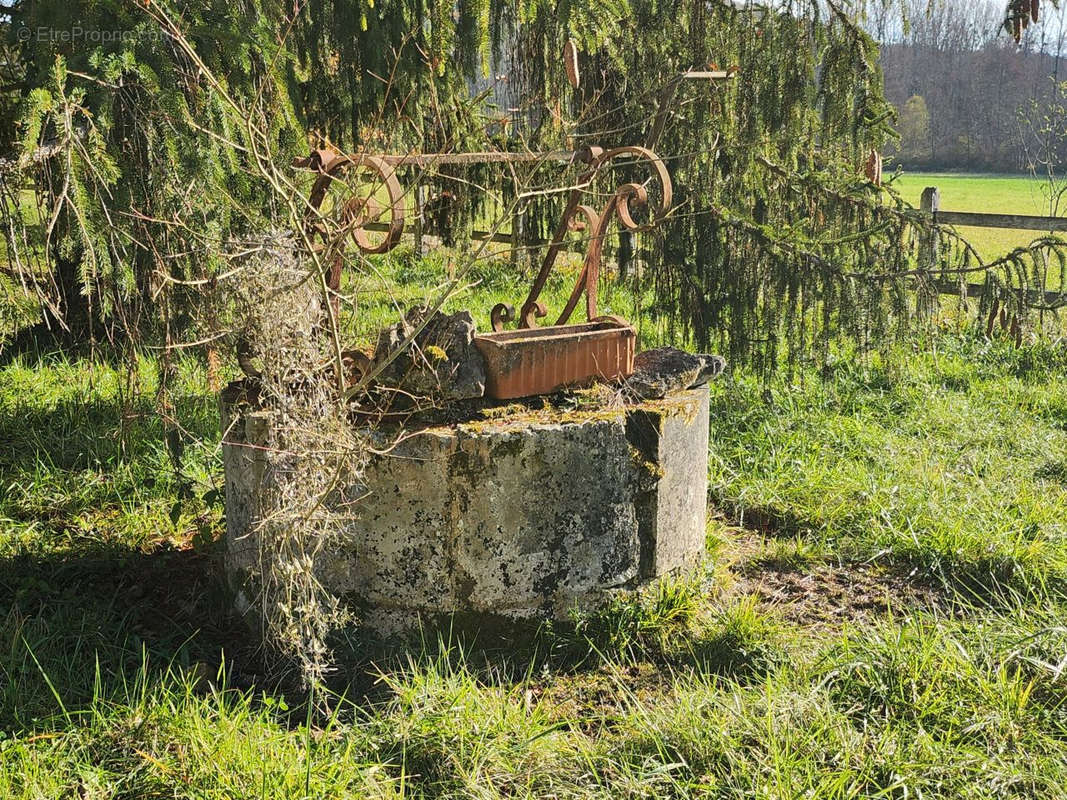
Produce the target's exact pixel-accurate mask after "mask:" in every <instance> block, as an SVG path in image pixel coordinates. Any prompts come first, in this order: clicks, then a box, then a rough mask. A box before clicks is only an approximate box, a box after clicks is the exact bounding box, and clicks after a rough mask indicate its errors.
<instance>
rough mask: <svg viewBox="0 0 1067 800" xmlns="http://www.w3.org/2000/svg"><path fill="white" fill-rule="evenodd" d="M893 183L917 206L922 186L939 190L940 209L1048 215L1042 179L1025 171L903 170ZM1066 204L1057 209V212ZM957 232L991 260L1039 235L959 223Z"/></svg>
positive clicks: (1066, 212)
mask: <svg viewBox="0 0 1067 800" xmlns="http://www.w3.org/2000/svg"><path fill="white" fill-rule="evenodd" d="M894 186H895V187H896V189H897V190H898V191H899V192H900V194H901V196H902V197H903V198H904V200H906V201H907V202H909V203H911V204H912V205H914V206H915V207H916V208H918V207H919V199H920V197H921V196H922V192H923V189H924V188H926V187H927V186H936V187H938V189H940V190H941V209H942V210H943V211H971V212H979V213H989V214H1029V215H1033V216H1048V215H1049V213H1050V211H1049V205H1048V194H1047V192H1045V191H1043V190H1044V186H1045V184H1044V182H1042V181H1040V180H1037V179H1034V178H1031V177H1028V176H1025V175H984V174H965V173H955V172H944V173H941V172H904V173H903V174H902V175H901V176H900V177H899V178H897V179H896V181H895V182H894ZM1064 214H1067V208H1061V209H1060V215H1061V216H1062V215H1064ZM959 230H960V234H961V235H963V236H964V238H966V239H967V240H968V241H969V242H970V243H971V244H973V245H974V246H975V247H976V248H977V250H978V252H979V253H981V255H982V257H983V258H984V259H986V260H987V261H988V260H992V259H995V258H997V257H998V256H1001V255H1003V254H1004V253H1006V252H1008V251H1010V250H1012V249H1014V248H1016V247H1025V246H1026V245H1027V244H1029V243H1030V242H1031V241H1033V239H1034V238H1035V237H1036V236H1038V235H1040V233H1039V232H1038V231H1015V230H1008V229H1001V228H968V227H961V228H960V229H959Z"/></svg>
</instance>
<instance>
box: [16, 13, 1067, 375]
mask: <svg viewBox="0 0 1067 800" xmlns="http://www.w3.org/2000/svg"><path fill="white" fill-rule="evenodd" d="M11 15H12V22H11V24H10V26H9V27H10V31H9V33H10V38H11V42H12V45H13V46H17V47H18V48H19V57H20V58H21V59H22V61H23V62H24V63H25V64H26V66H27V69H26V80H25V84H24V85H23V87H22V98H23V105H22V111H21V140H20V141H21V144H20V147H19V152H20V156H21V161H20V164H21V170H20V171H19V172H18V173H17V174H16V175H15V176H14V177H12V176H10V175H9V176H8V178H7V179H6V185H7V188H6V193H7V196H8V200H9V202H8V203H7V204H5V211H4V213H5V214H6V215H7V217H8V219H7V221H8V223H9V224H6V225H5V230H7V231H8V237H9V242H8V247H9V252H14V251H18V250H19V249H20V248H24V246H25V245H26V244H27V242H29V243H31V244H32V243H36V244H37V245H38V246H39V247H41V248H43V249H42V252H41V255H42V256H43V257H44V258H43V262H44V263H45V264H46V267H38V268H37V269H36V271H35V270H33V269H31V270H29V278H27V280H29V281H30V282H31V283H35V288H38V289H40V288H41V286H42V285H43V284H44V282H45V277H44V276H45V275H46V274H47V275H49V276H51V278H50V279H54V280H55V281H56V282H57V284H58V287H57V288H58V290H59V291H58V292H53V293H52V294H54V295H58V297H59V298H60V299H61V301H62V302H61V305H64V306H66V307H67V309H68V310H69V309H70V308H72V307H74V306H76V305H78V303H79V302H82V303H84V302H85V301H91V302H92V303H93V304H94V306H95V309H96V310H97V312H102V313H103V315H104V316H106V317H108V318H110V319H113V320H116V319H117V320H118V321H119V323H120V324H121V325H126V326H129V325H131V324H134V325H136V324H140V322H139V318H140V317H141V316H143V315H145V312H146V311H148V310H154V309H155V307H156V305H157V304H158V301H159V300H160V299H161V298H169V301H168V302H172V303H173V311H174V313H175V314H176V315H178V316H180V315H181V313H182V309H183V308H184V307H185V306H184V305H183V303H182V302H181V292H182V291H184V290H181V289H174V287H176V286H180V285H181V284H180V283H178V282H180V281H186V282H190V281H191V282H193V285H194V291H195V287H197V286H200V285H201V283H199V282H202V281H210V280H211V279H212V278H213V276H214V275H216V274H217V273H218V271H219V264H220V261H219V259H220V258H221V253H223V252H224V251H225V245H226V243H227V242H228V241H230V240H232V239H233V238H234V237H235V236H236V235H238V234H241V233H243V232H246V231H248V230H254V229H256V228H257V227H261V226H263V225H264V224H266V223H268V222H270V221H272V220H275V219H276V218H277V217H278V206H279V204H281V203H284V202H285V196H286V192H287V191H288V190H287V189H285V187H279V186H277V185H272V184H271V181H270V180H269V179H267V178H266V177H264V176H263V175H262V174H261V172H260V171H257V170H256V169H255V168H254V167H255V164H256V163H257V159H262V158H270V159H272V160H273V161H274V162H275V163H278V164H282V165H285V164H287V163H288V161H289V159H290V158H291V157H292V156H294V155H297V154H299V153H301V152H303V151H306V149H307V147H308V146H309V145H311V146H318V145H321V144H323V143H325V142H333V143H335V144H337V145H338V146H340V147H342V148H344V149H356V148H359V147H367V148H369V149H372V150H376V151H394V152H407V151H412V150H421V151H426V152H446V151H452V152H463V151H469V150H476V149H490V148H497V149H509V150H525V149H532V150H553V149H571V148H578V147H580V146H583V145H600V146H605V147H609V146H616V145H624V144H646V143H647V144H654V145H655V149H656V150H657V152H659V153H660V154H661V155H662V156H663V157H664V159H665V160H666V162H667V164H668V167H669V168H670V170H671V173H672V176H673V179H674V183H675V190H676V197H675V199H676V209H675V211H674V213H673V215H672V216H671V217H670V218H669V219H668V220H667V221H666V222H665V224H663V225H661V226H660V228H659V230H658V232H656V233H654V234H646V235H644V240H643V241H641V242H639V243H638V244H639V247H640V249H641V250H642V251H643V260H644V261H645V262H646V266H645V269H644V270H643V271H641V272H638V271H634V272H633V274H634V276H635V278H634V279H635V280H641V281H645V282H646V285H648V284H651V285H652V286H653V287H654V296H655V298H656V299H655V301H654V302H653V303H652V305H651V306H650V307H649V308H648V315H647V321H648V322H650V323H654V324H661V325H663V326H664V329H665V331H667V332H668V334H670V335H673V337H674V338H675V339H679V340H685V341H688V342H691V343H693V344H696V345H698V346H701V347H719V348H722V349H723V350H725V351H726V352H727V353H728V354H729V355H730V356H731V357H733V358H734V359H750V360H752V361H754V362H756V363H757V364H758V365H760V366H763V367H766V368H771V367H773V366H774V365H776V364H777V363H778V362H779V361H780V358H781V356H782V355H784V354H791V355H800V354H808V355H811V354H817V353H822V352H825V351H826V350H827V348H828V347H829V345H830V344H831V342H832V341H834V340H835V339H838V338H844V339H847V340H850V341H853V342H858V343H859V344H860V345H861V346H868V345H870V344H874V343H878V342H882V341H885V340H886V339H887V338H888V337H889V336H890V335H892V334H893V333H894V332H896V331H900V330H903V329H904V328H906V327H907V325H908V324H909V323H910V321H912V320H914V319H916V318H917V317H923V316H925V315H927V314H928V312H929V311H930V310H931V309H932V307H933V300H934V297H935V294H934V290H935V289H936V288H937V286H938V285H939V284H942V285H943V284H944V283H945V282H952V281H956V280H957V279H959V278H960V277H961V276H962V277H964V278H966V277H967V276H968V275H970V274H971V272H972V271H973V273H974V274H975V275H977V276H979V277H981V276H982V275H986V276H987V279H988V280H989V281H991V282H992V283H993V284H994V285H995V286H997V287H1011V288H1013V289H1014V290H1015V291H1010V292H1009V291H1006V290H1000V289H993V290H991V291H990V292H989V293H988V295H987V297H989V298H992V297H995V296H997V294H998V291H999V293H1000V294H1001V295H1003V297H1004V302H1007V303H1009V304H1012V306H1013V311H1014V313H1015V314H1017V315H1023V314H1024V312H1025V307H1026V306H1027V305H1028V303H1027V301H1028V299H1029V298H1030V295H1028V294H1027V293H1026V290H1028V289H1033V288H1038V289H1046V288H1049V287H1050V286H1051V287H1058V286H1060V285H1064V282H1063V281H1062V277H1063V276H1062V274H1061V273H1062V272H1063V271H1064V258H1063V252H1062V250H1056V249H1055V248H1047V247H1046V248H1041V249H1037V250H1035V251H1033V252H1032V253H1017V254H1013V255H1012V257H1011V258H1009V259H1008V260H1006V261H1005V262H1004V263H1003V264H1000V265H997V266H996V267H994V268H993V269H991V270H990V269H986V268H985V267H984V266H982V265H980V264H977V263H976V262H975V261H974V260H973V259H974V257H973V254H972V253H970V252H969V251H968V249H967V248H966V247H962V246H959V245H957V244H955V243H954V240H953V239H952V238H951V237H947V238H946V236H945V235H944V234H938V233H936V232H935V231H932V230H931V226H930V225H929V221H928V220H923V219H922V218H921V217H920V216H919V215H917V214H915V213H912V212H911V211H909V210H908V209H906V208H904V207H903V205H902V204H901V203H899V202H898V201H897V200H896V199H895V197H894V195H893V194H892V192H891V191H889V192H887V191H885V190H882V189H879V188H878V187H877V186H876V185H875V184H874V183H872V182H871V181H870V180H868V179H867V178H866V177H865V175H864V164H865V162H866V161H867V159H868V157H869V155H870V153H871V152H872V151H873V150H878V149H879V148H881V147H882V146H884V144H885V143H886V141H887V140H888V139H889V138H890V137H891V136H892V135H893V134H892V129H891V125H892V122H893V120H892V118H891V109H890V108H889V106H888V105H887V103H886V102H885V99H884V97H883V94H882V87H881V77H880V73H879V70H878V67H877V63H876V57H877V50H876V47H875V45H874V43H873V42H872V41H871V40H870V39H869V38H868V37H867V36H866V35H865V34H864V33H863V32H862V31H861V30H860V29H859V28H858V27H857V26H856V25H855V24H853V22H852V21H851V20H850V18H849V17H848V16H847V15H846V14H845V13H842V12H840V11H838V10H837V9H836V6H835V5H834V4H826V3H820V2H816V0H792V2H790V3H787V4H784V5H783V4H776V5H775V6H774V8H773V9H771V8H765V7H761V6H758V5H756V4H746V5H743V6H740V7H739V6H735V5H734V4H733V3H729V2H725V1H723V0H716V1H715V2H711V3H709V2H706V1H705V0H610V2H605V3H591V2H588V0H567V1H566V2H563V3H559V4H551V3H546V2H544V0H460V2H458V3H453V2H444V0H436V2H434V1H433V0H309V2H308V3H306V4H297V5H296V6H294V5H292V4H289V3H281V2H277V0H239V1H238V2H216V1H215V0H212V2H207V3H197V4H182V5H180V6H179V5H176V4H171V3H156V2H153V0H147V1H146V2H142V3H136V2H133V1H132V0H94V1H93V2H89V0H84V2H75V3H70V2H62V3H60V2H40V0H38V2H33V3H30V2H25V1H24V0H23V1H21V2H16V3H15V4H14V6H13V8H12V11H11ZM162 18H165V19H167V20H170V21H171V22H173V23H174V24H175V25H176V26H177V30H180V31H181V32H184V34H185V35H186V36H187V37H188V41H189V42H190V43H191V45H192V50H191V51H190V50H189V49H186V48H183V47H181V46H179V43H178V42H177V41H176V39H175V35H174V30H172V29H169V28H168V27H167V26H166V25H164V24H162V23H161V19H162ZM74 21H77V22H76V24H77V27H78V29H79V30H81V31H83V34H82V37H81V40H80V41H64V40H62V38H60V39H59V40H57V39H56V38H55V36H46V37H45V38H41V37H40V36H39V35H38V31H42V30H44V31H52V32H56V31H58V32H63V31H71V30H73V29H74V28H73V26H74V25H75V22H74ZM23 30H29V31H30V32H31V35H30V36H28V37H27V36H25V35H20V32H21V31H23ZM91 32H95V33H91ZM107 32H112V35H111V36H107V35H106V34H107ZM116 33H117V34H119V35H115V34H116ZM568 40H572V41H573V42H574V43H575V44H576V46H577V48H578V50H579V53H580V55H579V62H580V67H581V75H582V78H581V81H580V82H579V85H578V87H577V88H575V87H572V86H571V85H570V84H569V83H568V82H567V79H566V76H565V72H564V66H563V59H562V57H561V52H562V50H563V46H564V43H565V42H567V41H568ZM191 52H192V53H195V58H194V57H193V56H192V55H190V53H191ZM709 67H718V68H723V69H725V68H727V67H729V68H730V69H731V70H735V71H736V75H735V77H734V79H733V80H731V81H728V82H715V83H712V82H708V81H704V80H680V79H679V76H680V75H681V74H682V73H683V72H685V71H687V70H706V69H709ZM498 75H503V76H506V80H499V81H498V80H495V78H496V77H498ZM216 79H217V81H218V83H215V82H214V81H215V80H216ZM487 86H491V87H493V91H492V92H484V91H482V89H483V88H484V87H487ZM494 102H495V103H497V104H498V105H500V106H503V107H501V108H494V107H493V103H494ZM247 119H251V120H252V124H247ZM653 140H654V141H653ZM42 148H43V154H42ZM627 169H629V171H627ZM423 177H424V178H425V179H426V180H428V181H430V182H431V183H433V184H435V185H436V187H437V189H438V190H443V189H445V188H447V189H448V191H449V192H450V193H451V195H452V196H453V197H454V198H455V203H456V207H457V210H456V213H455V220H456V222H457V224H458V225H459V227H460V228H461V231H460V239H462V238H463V237H462V228H464V227H469V226H470V225H472V224H473V220H474V219H475V218H476V217H477V216H478V215H479V214H480V215H481V217H482V218H483V220H484V218H485V217H486V216H492V215H493V214H494V213H497V212H498V211H499V208H500V207H499V206H493V205H491V204H490V205H488V206H487V205H486V203H487V198H489V197H498V198H502V199H505V200H506V199H508V198H510V197H513V196H514V195H515V192H516V191H517V190H518V189H519V188H521V187H526V186H529V185H531V184H532V185H535V186H539V187H547V186H552V185H560V184H561V183H565V182H566V181H567V180H569V176H568V175H566V174H563V173H561V171H560V170H559V168H558V167H557V166H546V165H539V166H534V167H524V168H521V169H517V170H515V171H511V170H504V169H489V168H485V167H448V168H445V167H441V168H439V169H431V170H429V171H428V174H427V175H425V176H423ZM614 177H618V178H619V180H616V181H613V182H612V183H611V185H608V186H604V187H601V188H602V189H607V190H609V191H610V190H613V189H614V188H615V186H617V185H618V184H619V183H620V182H621V180H622V179H627V180H629V179H639V180H645V178H647V173H642V172H641V171H640V167H639V166H635V167H632V168H624V169H623V170H622V171H620V172H618V173H616V175H615V176H614ZM27 178H29V179H32V180H34V181H35V185H36V188H37V190H38V196H39V197H40V198H41V199H42V201H43V207H44V209H45V210H46V215H45V219H44V224H43V226H42V227H43V228H44V231H43V232H44V234H45V235H44V236H41V237H38V238H37V239H33V240H31V239H23V240H20V239H19V237H18V236H17V235H14V234H13V233H12V232H13V231H17V230H18V229H19V226H18V225H17V224H10V223H12V222H15V221H17V220H18V219H21V218H22V216H24V215H23V212H22V211H21V210H19V209H18V205H19V203H20V202H25V201H24V198H23V195H22V193H21V192H20V191H19V189H18V188H14V189H12V188H11V187H12V186H16V187H18V186H20V185H21V183H19V182H21V181H24V180H25V179H27ZM279 188H281V189H282V191H281V192H279ZM561 207H562V196H560V195H557V196H553V195H548V196H546V197H542V198H539V200H538V202H537V203H536V204H534V205H532V206H531V207H530V209H529V225H528V229H527V235H528V236H530V237H537V236H545V235H547V234H549V233H550V231H551V230H552V228H553V227H554V225H555V223H556V220H557V219H558V215H559V212H560V210H561ZM25 260H26V261H27V262H29V261H31V260H32V257H31V256H29V255H28V256H27V257H26V258H25ZM25 274H26V270H23V275H24V276H25ZM972 280H973V279H972ZM42 294H48V293H47V292H43V291H42ZM986 302H988V300H987V301H986Z"/></svg>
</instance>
